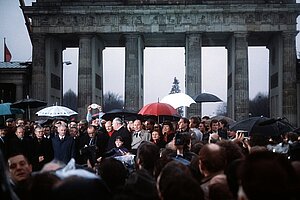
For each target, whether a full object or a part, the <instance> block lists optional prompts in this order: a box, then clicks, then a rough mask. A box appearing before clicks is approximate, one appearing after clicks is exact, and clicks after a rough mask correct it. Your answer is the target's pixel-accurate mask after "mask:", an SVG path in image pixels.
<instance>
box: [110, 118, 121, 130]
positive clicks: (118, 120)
mask: <svg viewBox="0 0 300 200" xmlns="http://www.w3.org/2000/svg"><path fill="white" fill-rule="evenodd" d="M112 126H113V129H114V130H119V129H120V128H121V127H122V126H123V122H122V120H121V118H119V117H116V118H115V119H114V120H113V122H112Z"/></svg>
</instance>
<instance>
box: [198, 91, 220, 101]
mask: <svg viewBox="0 0 300 200" xmlns="http://www.w3.org/2000/svg"><path fill="white" fill-rule="evenodd" d="M193 99H194V100H195V101H196V102H197V103H202V102H220V101H222V100H221V99H220V98H219V97H217V96H216V95H213V94H209V93H201V94H197V95H195V96H194V97H193Z"/></svg>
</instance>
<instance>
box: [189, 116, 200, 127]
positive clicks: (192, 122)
mask: <svg viewBox="0 0 300 200" xmlns="http://www.w3.org/2000/svg"><path fill="white" fill-rule="evenodd" d="M189 121H190V128H199V124H200V119H199V118H198V117H195V116H194V117H190V120H189Z"/></svg>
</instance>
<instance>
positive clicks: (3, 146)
mask: <svg viewBox="0 0 300 200" xmlns="http://www.w3.org/2000/svg"><path fill="white" fill-rule="evenodd" d="M5 135H6V128H5V126H0V151H2V154H3V157H4V159H5V160H6V159H7V141H6V140H7V138H6V136H5Z"/></svg>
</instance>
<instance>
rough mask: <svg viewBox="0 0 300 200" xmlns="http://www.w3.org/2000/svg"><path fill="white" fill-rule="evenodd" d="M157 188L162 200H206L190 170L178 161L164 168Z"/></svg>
mask: <svg viewBox="0 0 300 200" xmlns="http://www.w3.org/2000/svg"><path fill="white" fill-rule="evenodd" d="M156 187H157V190H158V193H159V196H160V198H161V199H165V200H171V199H180V200H181V199H182V200H185V199H199V200H201V199H204V195H203V191H202V190H201V187H200V185H199V183H198V182H197V181H196V180H195V179H194V178H193V177H192V173H191V171H190V169H189V168H188V167H187V166H185V165H184V164H182V163H180V162H177V161H170V162H169V163H167V164H166V165H165V166H164V167H163V169H162V170H161V172H160V174H159V176H158V178H157V184H156Z"/></svg>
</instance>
